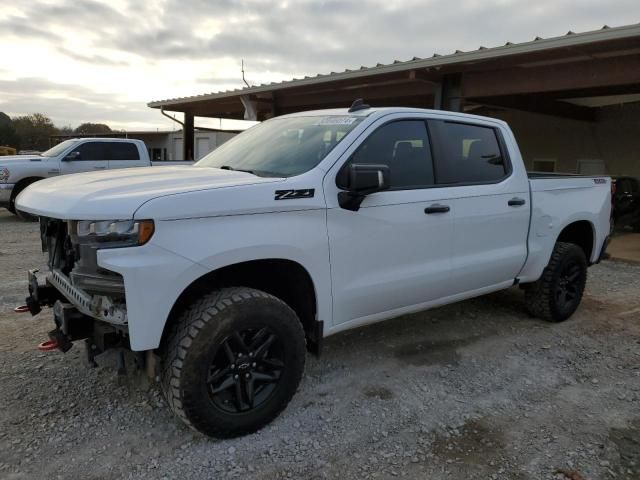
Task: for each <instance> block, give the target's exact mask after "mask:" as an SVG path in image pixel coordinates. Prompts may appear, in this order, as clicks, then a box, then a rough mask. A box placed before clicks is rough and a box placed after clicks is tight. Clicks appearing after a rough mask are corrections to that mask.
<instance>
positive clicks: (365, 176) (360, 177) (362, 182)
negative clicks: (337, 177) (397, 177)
mask: <svg viewBox="0 0 640 480" xmlns="http://www.w3.org/2000/svg"><path fill="white" fill-rule="evenodd" d="M347 182H348V183H347V189H348V190H349V191H350V192H353V193H359V194H362V195H368V194H370V193H374V192H379V191H382V190H387V189H388V188H389V167H388V166H387V165H369V164H361V163H352V164H351V165H349V177H348V181H347Z"/></svg>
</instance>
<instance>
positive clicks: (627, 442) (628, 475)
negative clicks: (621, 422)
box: [609, 419, 640, 480]
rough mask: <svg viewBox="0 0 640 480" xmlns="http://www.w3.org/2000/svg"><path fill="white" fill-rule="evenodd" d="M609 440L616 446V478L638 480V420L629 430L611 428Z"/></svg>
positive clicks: (639, 439) (639, 457) (639, 464)
mask: <svg viewBox="0 0 640 480" xmlns="http://www.w3.org/2000/svg"><path fill="white" fill-rule="evenodd" d="M609 439H610V440H611V441H612V442H613V443H614V444H615V445H616V447H617V449H618V454H619V455H620V465H619V466H618V467H617V470H618V472H617V473H618V475H619V476H618V478H622V479H625V480H638V479H639V478H640V419H639V420H635V421H633V422H632V423H631V426H630V427H629V428H612V429H611V430H610V431H609Z"/></svg>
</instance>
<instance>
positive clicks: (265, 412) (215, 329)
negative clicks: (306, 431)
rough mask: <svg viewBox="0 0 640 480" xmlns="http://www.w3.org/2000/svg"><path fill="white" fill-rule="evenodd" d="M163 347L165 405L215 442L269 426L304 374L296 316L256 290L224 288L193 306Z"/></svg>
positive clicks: (301, 334) (302, 339) (301, 335)
mask: <svg viewBox="0 0 640 480" xmlns="http://www.w3.org/2000/svg"><path fill="white" fill-rule="evenodd" d="M165 343H166V348H165V351H164V354H163V366H162V387H163V390H164V393H165V396H166V397H167V401H168V402H169V405H170V406H171V408H172V410H173V411H174V413H176V414H177V415H178V416H179V417H180V418H181V419H182V420H183V421H184V422H185V423H186V424H187V425H189V426H190V427H192V428H194V429H195V430H198V431H199V432H201V433H203V434H205V435H208V436H211V437H233V436H237V435H243V434H246V433H251V432H254V431H256V430H258V429H260V428H261V427H263V426H264V425H266V424H267V423H269V422H270V421H271V420H273V419H274V418H275V417H276V416H277V415H278V414H279V413H280V412H281V411H282V410H283V409H284V408H285V407H286V406H287V404H288V403H289V401H290V400H291V398H292V397H293V395H294V393H295V392H296V389H297V388H298V385H299V383H300V380H301V378H302V373H303V370H304V363H305V354H306V348H305V337H304V331H303V329H302V325H301V323H300V320H299V319H298V317H297V315H296V314H295V312H294V311H293V310H292V309H291V308H289V306H288V305H286V304H285V303H284V302H283V301H281V300H280V299H278V298H276V297H274V296H272V295H269V294H268V293H265V292H262V291H259V290H254V289H251V288H227V289H222V290H219V291H216V292H213V293H211V294H209V295H206V296H204V297H203V298H202V299H200V300H198V301H196V302H195V303H194V304H193V305H191V307H190V308H189V309H188V310H187V311H186V312H185V313H184V314H183V316H182V318H181V319H180V321H179V322H177V323H176V324H175V325H174V328H173V329H172V331H171V333H170V334H169V336H168V338H167V341H166V342H165Z"/></svg>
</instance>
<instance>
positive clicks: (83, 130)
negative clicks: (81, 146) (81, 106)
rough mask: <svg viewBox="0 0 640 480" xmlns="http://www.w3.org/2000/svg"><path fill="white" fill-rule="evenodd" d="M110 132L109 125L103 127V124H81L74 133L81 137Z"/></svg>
mask: <svg viewBox="0 0 640 480" xmlns="http://www.w3.org/2000/svg"><path fill="white" fill-rule="evenodd" d="M109 132H111V128H110V127H109V125H105V124H104V123H89V122H87V123H83V124H82V125H80V126H79V127H78V128H76V129H75V131H74V133H78V134H81V135H90V134H92V133H109Z"/></svg>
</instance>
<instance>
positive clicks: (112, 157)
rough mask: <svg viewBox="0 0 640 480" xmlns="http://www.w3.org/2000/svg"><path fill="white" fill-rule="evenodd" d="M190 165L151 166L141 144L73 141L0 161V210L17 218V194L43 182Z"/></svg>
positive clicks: (128, 141)
mask: <svg viewBox="0 0 640 480" xmlns="http://www.w3.org/2000/svg"><path fill="white" fill-rule="evenodd" d="M190 163H192V162H153V163H152V162H151V160H150V159H149V153H148V152H147V147H146V146H145V144H144V142H143V141H142V140H131V139H121V138H84V139H82V138H72V139H69V140H65V141H64V142H62V143H59V144H58V145H56V146H55V147H53V148H51V149H49V150H47V151H46V152H43V153H41V154H38V155H12V156H4V157H2V158H0V208H2V207H4V208H6V209H7V210H9V211H10V212H11V213H14V214H15V213H18V214H20V212H16V209H15V199H16V198H17V196H18V194H19V193H20V192H22V190H24V189H25V188H26V187H28V186H29V185H31V184H32V183H34V182H37V181H38V180H42V179H44V178H49V177H54V176H58V175H67V174H70V173H79V172H91V171H94V170H109V169H115V168H133V167H148V166H150V165H152V164H154V165H155V164H160V165H168V164H190ZM23 216H24V217H26V215H23Z"/></svg>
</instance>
